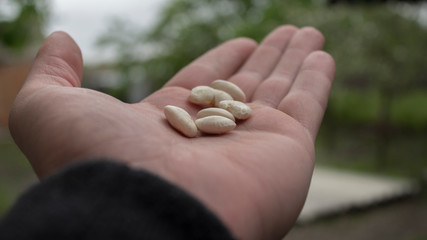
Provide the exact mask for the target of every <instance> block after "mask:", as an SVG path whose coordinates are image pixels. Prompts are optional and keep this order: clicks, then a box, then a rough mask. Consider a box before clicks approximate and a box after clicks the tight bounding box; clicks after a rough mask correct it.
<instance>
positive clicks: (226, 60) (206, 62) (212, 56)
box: [165, 38, 257, 89]
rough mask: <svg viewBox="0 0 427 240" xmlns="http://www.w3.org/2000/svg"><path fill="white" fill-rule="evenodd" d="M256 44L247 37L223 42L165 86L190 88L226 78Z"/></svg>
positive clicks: (242, 61) (243, 60)
mask: <svg viewBox="0 0 427 240" xmlns="http://www.w3.org/2000/svg"><path fill="white" fill-rule="evenodd" d="M256 46H257V44H256V42H255V41H253V40H251V39H248V38H238V39H234V40H230V41H228V42H225V43H223V44H221V45H220V46H218V47H216V48H214V49H212V50H210V51H209V52H207V53H206V54H204V55H203V56H201V57H199V58H198V59H196V60H195V61H194V62H192V63H191V64H190V65H188V66H187V67H185V68H183V69H182V70H181V71H180V72H179V73H178V74H177V75H175V76H174V77H173V78H172V79H171V80H170V81H169V82H168V83H166V84H165V87H170V86H179V87H184V88H187V89H191V88H193V87H195V86H199V85H209V84H210V83H211V82H212V81H214V80H216V79H228V78H229V77H230V76H231V75H233V74H234V73H235V72H236V71H237V70H238V69H239V68H240V67H241V66H242V64H243V63H244V62H245V61H246V59H247V58H248V56H249V55H250V54H251V53H252V51H253V50H254V49H255V48H256Z"/></svg>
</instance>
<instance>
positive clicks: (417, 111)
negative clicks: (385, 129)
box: [391, 90, 427, 131]
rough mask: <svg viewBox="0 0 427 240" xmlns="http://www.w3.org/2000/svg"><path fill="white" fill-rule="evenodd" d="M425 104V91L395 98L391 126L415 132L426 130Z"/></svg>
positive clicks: (426, 109) (426, 98)
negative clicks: (402, 127) (403, 127)
mask: <svg viewBox="0 0 427 240" xmlns="http://www.w3.org/2000/svg"><path fill="white" fill-rule="evenodd" d="M426 103H427V92H426V91H420V90H418V91H411V92H407V93H405V94H403V95H401V96H398V97H396V98H395V99H394V100H393V105H392V106H393V107H392V111H391V121H392V124H393V125H395V126H405V127H407V128H410V129H413V130H417V131H420V130H424V129H427V108H426Z"/></svg>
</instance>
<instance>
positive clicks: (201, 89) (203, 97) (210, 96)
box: [188, 86, 216, 106]
mask: <svg viewBox="0 0 427 240" xmlns="http://www.w3.org/2000/svg"><path fill="white" fill-rule="evenodd" d="M215 91H216V90H215V89H213V88H211V87H209V86H198V87H195V88H193V89H191V92H190V95H189V96H188V101H190V102H192V103H194V104H197V105H201V106H212V104H213V103H214V97H215Z"/></svg>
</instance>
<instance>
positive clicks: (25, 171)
mask: <svg viewBox="0 0 427 240" xmlns="http://www.w3.org/2000/svg"><path fill="white" fill-rule="evenodd" d="M35 181H36V177H35V175H34V173H33V171H32V169H31V166H30V164H29V163H28V161H27V160H26V158H25V156H24V155H23V154H22V153H21V151H20V150H19V148H18V147H17V146H16V145H15V143H14V142H13V140H12V139H11V138H10V137H7V136H6V137H1V138H0V215H3V214H4V213H5V212H6V211H7V210H8V209H9V208H10V206H11V205H12V203H13V202H14V201H15V200H16V198H17V197H18V196H19V195H20V194H21V193H22V192H23V191H24V190H25V189H26V188H27V187H28V186H29V185H30V184H31V183H33V182H35Z"/></svg>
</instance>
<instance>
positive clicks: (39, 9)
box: [0, 0, 48, 50]
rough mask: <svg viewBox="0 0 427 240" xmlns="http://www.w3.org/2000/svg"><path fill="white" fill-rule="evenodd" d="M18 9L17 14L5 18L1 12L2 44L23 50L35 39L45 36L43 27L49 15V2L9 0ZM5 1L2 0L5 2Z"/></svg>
mask: <svg viewBox="0 0 427 240" xmlns="http://www.w3.org/2000/svg"><path fill="white" fill-rule="evenodd" d="M8 2H9V4H11V5H12V6H13V7H15V8H16V9H17V14H16V16H13V17H12V19H4V17H3V16H2V13H1V12H0V19H1V20H0V46H1V45H3V46H4V47H6V48H9V49H13V50H21V49H23V48H24V47H26V46H28V44H31V43H32V42H34V41H38V40H41V39H42V38H43V34H42V28H43V26H44V25H45V22H46V19H47V16H48V7H47V2H46V1H44V0H38V1H33V0H13V1H12V0H9V1H8ZM5 3H6V2H5V1H0V5H1V4H5Z"/></svg>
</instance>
